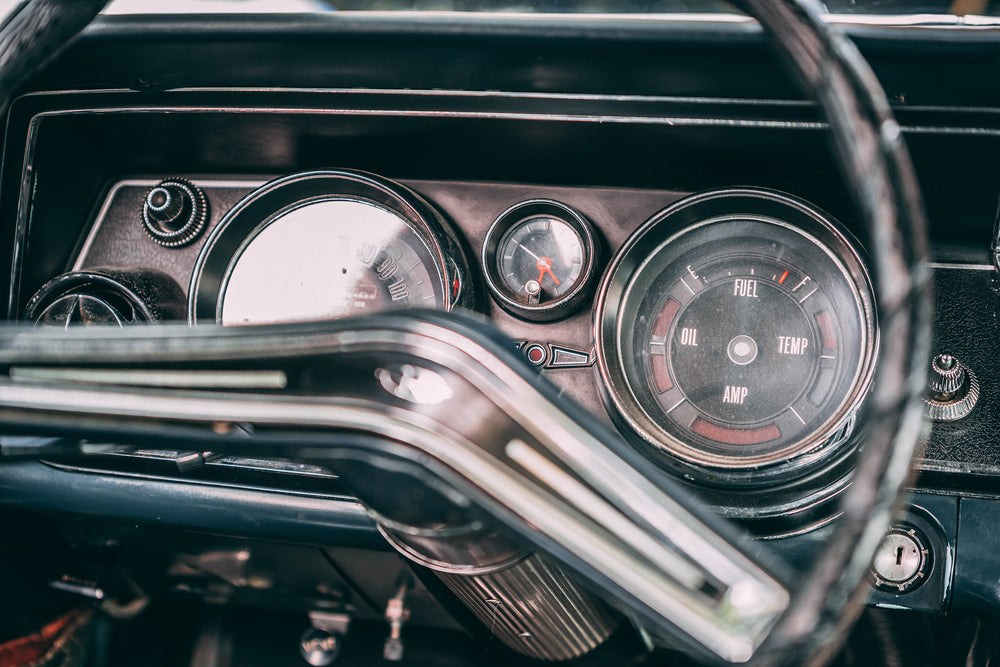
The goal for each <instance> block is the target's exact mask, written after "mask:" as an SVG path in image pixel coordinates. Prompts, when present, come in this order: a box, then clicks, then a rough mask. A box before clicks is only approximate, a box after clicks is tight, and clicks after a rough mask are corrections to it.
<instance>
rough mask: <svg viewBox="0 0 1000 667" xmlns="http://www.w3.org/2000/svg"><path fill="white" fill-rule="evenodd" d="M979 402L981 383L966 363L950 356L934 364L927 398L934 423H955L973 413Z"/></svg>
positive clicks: (925, 399)
mask: <svg viewBox="0 0 1000 667" xmlns="http://www.w3.org/2000/svg"><path fill="white" fill-rule="evenodd" d="M978 400H979V380H978V379H977V378H976V375H975V373H973V372H972V370H971V369H969V368H968V367H967V366H965V364H963V363H962V362H960V361H959V360H958V359H956V358H955V357H953V356H951V355H950V354H939V355H937V356H936V357H934V359H933V360H932V361H931V377H930V382H929V384H928V387H927V396H926V397H925V398H924V406H925V411H926V414H927V416H928V417H930V418H931V419H933V420H934V421H955V420H957V419H961V418H962V417H964V416H966V415H967V414H969V413H970V412H972V408H974V407H975V406H976V401H978Z"/></svg>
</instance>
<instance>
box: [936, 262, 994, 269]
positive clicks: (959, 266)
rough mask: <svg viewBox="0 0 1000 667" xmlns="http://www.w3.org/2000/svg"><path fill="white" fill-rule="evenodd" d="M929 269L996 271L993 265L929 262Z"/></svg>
mask: <svg viewBox="0 0 1000 667" xmlns="http://www.w3.org/2000/svg"><path fill="white" fill-rule="evenodd" d="M927 266H928V268H931V269H934V270H936V271H942V270H944V271H949V270H950V271H996V267H995V266H993V265H992V264H963V263H961V262H928V263H927Z"/></svg>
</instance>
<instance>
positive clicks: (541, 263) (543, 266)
mask: <svg viewBox="0 0 1000 667" xmlns="http://www.w3.org/2000/svg"><path fill="white" fill-rule="evenodd" d="M546 273H547V274H549V277H550V278H552V281H553V282H554V283H555V284H556V285H558V284H559V279H558V278H556V274H554V273H552V260H551V259H549V258H548V257H539V258H538V282H539V283H541V282H542V278H544V277H545V274H546Z"/></svg>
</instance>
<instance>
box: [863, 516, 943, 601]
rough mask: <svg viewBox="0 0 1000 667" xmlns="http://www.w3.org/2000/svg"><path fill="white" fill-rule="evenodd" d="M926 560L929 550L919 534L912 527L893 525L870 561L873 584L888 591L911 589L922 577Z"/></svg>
mask: <svg viewBox="0 0 1000 667" xmlns="http://www.w3.org/2000/svg"><path fill="white" fill-rule="evenodd" d="M930 562H931V561H930V550H929V549H927V547H926V546H925V541H924V540H923V538H922V537H921V535H920V533H918V532H917V531H916V530H915V529H913V528H901V527H898V528H893V529H892V530H890V531H889V533H888V534H887V535H886V536H885V538H884V539H883V540H882V544H880V545H879V548H878V551H876V552H875V559H874V560H873V561H872V577H873V580H874V583H875V586H876V587H878V588H879V589H881V590H883V591H887V592H890V593H905V592H907V591H910V590H913V589H914V588H916V587H917V586H919V585H920V584H921V582H923V581H924V579H925V578H926V576H927V572H928V570H929V569H930Z"/></svg>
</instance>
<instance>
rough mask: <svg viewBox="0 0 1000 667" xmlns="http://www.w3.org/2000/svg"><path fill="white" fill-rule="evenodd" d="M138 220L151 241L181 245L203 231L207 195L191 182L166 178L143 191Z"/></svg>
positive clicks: (206, 219) (206, 216)
mask: <svg viewBox="0 0 1000 667" xmlns="http://www.w3.org/2000/svg"><path fill="white" fill-rule="evenodd" d="M141 219H142V225H143V227H144V228H145V230H146V233H147V234H149V236H150V238H152V239H153V240H154V241H156V242H157V243H159V244H160V245H162V246H165V247H167V248H180V247H181V246H185V245H187V244H189V243H191V242H192V241H194V240H195V239H196V238H198V236H199V235H200V234H201V233H202V232H203V231H204V230H205V223H206V222H208V198H206V197H205V193H204V192H202V190H201V188H199V187H197V186H196V185H195V184H194V183H192V182H191V181H188V180H185V179H183V178H168V179H166V180H163V181H160V182H159V183H158V184H157V185H156V187H154V188H153V189H152V190H150V191H149V192H148V193H147V194H146V199H145V200H144V201H143V203H142V215H141Z"/></svg>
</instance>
